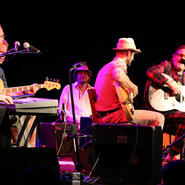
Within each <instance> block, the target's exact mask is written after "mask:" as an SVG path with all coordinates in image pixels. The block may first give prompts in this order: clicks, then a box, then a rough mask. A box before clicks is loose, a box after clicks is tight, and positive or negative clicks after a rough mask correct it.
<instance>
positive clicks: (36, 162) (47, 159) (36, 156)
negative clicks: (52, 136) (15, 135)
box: [0, 147, 60, 185]
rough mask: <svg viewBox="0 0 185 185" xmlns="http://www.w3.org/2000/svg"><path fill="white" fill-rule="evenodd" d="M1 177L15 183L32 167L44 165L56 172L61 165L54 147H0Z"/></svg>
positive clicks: (57, 172) (2, 179)
mask: <svg viewBox="0 0 185 185" xmlns="http://www.w3.org/2000/svg"><path fill="white" fill-rule="evenodd" d="M0 156H1V158H0V164H1V165H0V177H1V181H2V182H3V183H5V184H7V185H9V184H10V185H15V182H16V180H17V179H18V178H19V177H20V176H21V175H22V174H23V173H24V172H25V171H26V170H29V169H31V168H33V167H34V168H35V167H36V168H37V167H41V166H44V167H46V168H48V169H51V170H52V171H54V172H55V173H56V174H59V173H60V166H59V162H58V159H57V156H56V150H55V149H53V148H25V147H21V148H0Z"/></svg>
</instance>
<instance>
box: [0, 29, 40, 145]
mask: <svg viewBox="0 0 185 185" xmlns="http://www.w3.org/2000/svg"><path fill="white" fill-rule="evenodd" d="M7 50H8V42H7V41H6V40H5V36H4V31H3V28H2V26H1V25H0V53H4V52H6V51H7ZM4 59H5V57H1V58H0V64H2V63H3V62H4ZM0 84H1V86H0V89H2V88H7V81H6V78H5V74H4V70H3V69H2V68H1V67H0ZM38 90H39V88H38V86H37V84H33V85H32V88H31V89H30V90H29V91H20V92H16V93H15V92H14V93H8V94H4V93H0V101H1V102H5V103H8V104H12V103H13V100H12V98H11V97H12V96H19V95H23V94H27V93H28V94H33V95H34V94H35V93H36V92H37V91H38ZM10 117H11V116H9V118H10ZM16 117H17V116H16ZM11 119H14V118H11ZM18 127H20V122H19V120H18V118H16V119H15V122H14V123H13V124H12V125H11V137H12V142H13V143H15V142H16V138H17V136H18V130H19V129H18ZM0 130H2V129H1V128H0ZM7 134H8V133H7ZM0 135H1V134H0ZM0 140H1V138H0ZM2 140H3V139H2ZM6 143H7V141H6ZM1 146H4V144H3V141H2V142H1V141H0V147H1ZM5 146H7V144H6V145H5Z"/></svg>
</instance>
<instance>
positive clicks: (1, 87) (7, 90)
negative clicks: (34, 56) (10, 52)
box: [0, 79, 61, 94]
mask: <svg viewBox="0 0 185 185" xmlns="http://www.w3.org/2000/svg"><path fill="white" fill-rule="evenodd" d="M36 86H37V87H38V88H39V89H40V88H45V89H47V90H48V91H50V90H52V89H57V90H59V89H60V88H61V85H60V83H58V82H52V81H45V82H44V83H43V84H36ZM32 87H33V84H32V85H26V86H18V87H11V88H4V84H3V81H2V80H1V79H0V93H3V94H8V93H14V92H21V91H29V90H31V89H32Z"/></svg>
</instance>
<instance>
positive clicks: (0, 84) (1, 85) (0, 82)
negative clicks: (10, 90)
mask: <svg viewBox="0 0 185 185" xmlns="http://www.w3.org/2000/svg"><path fill="white" fill-rule="evenodd" d="M3 88H4V83H3V81H2V80H1V79H0V89H3Z"/></svg>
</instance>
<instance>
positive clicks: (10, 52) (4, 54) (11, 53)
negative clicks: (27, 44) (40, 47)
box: [0, 49, 38, 58]
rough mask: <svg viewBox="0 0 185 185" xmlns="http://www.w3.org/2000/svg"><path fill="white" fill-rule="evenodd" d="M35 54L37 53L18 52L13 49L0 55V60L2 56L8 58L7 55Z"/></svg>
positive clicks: (26, 50)
mask: <svg viewBox="0 0 185 185" xmlns="http://www.w3.org/2000/svg"><path fill="white" fill-rule="evenodd" d="M35 53H37V54H38V52H36V51H29V50H28V49H24V50H20V51H15V50H14V49H10V50H9V51H7V52H4V53H1V54H0V58H1V57H4V56H8V55H15V54H35Z"/></svg>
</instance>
